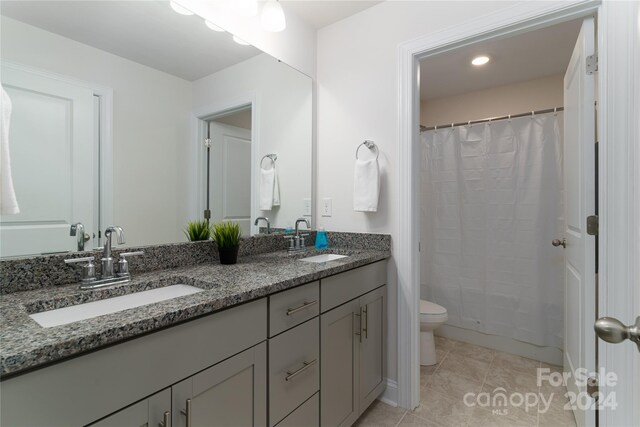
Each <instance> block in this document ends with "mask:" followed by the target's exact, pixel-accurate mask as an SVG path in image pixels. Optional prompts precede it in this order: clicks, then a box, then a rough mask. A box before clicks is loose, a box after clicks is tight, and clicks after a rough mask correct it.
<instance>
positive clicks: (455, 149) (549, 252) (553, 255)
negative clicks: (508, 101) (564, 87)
mask: <svg viewBox="0 0 640 427" xmlns="http://www.w3.org/2000/svg"><path fill="white" fill-rule="evenodd" d="M561 126H562V114H561V113H557V114H554V113H549V114H543V115H536V116H529V117H522V118H517V119H511V120H502V121H496V122H491V123H483V124H476V125H471V126H468V125H463V126H458V127H454V128H445V129H438V130H432V131H426V132H423V133H422V154H423V155H422V165H421V167H422V174H421V177H422V178H421V191H422V197H421V200H422V202H421V209H422V212H421V215H422V236H421V241H422V242H423V244H422V245H421V246H422V248H423V252H422V253H421V271H422V273H421V284H422V296H423V297H426V298H427V299H429V300H430V301H433V302H436V303H437V304H440V305H442V306H443V307H445V308H446V309H447V311H448V313H449V321H448V324H450V325H453V326H457V327H461V328H466V329H471V330H475V331H479V332H483V333H486V334H494V335H501V336H504V337H510V338H513V339H516V340H519V341H524V342H528V343H532V344H535V345H538V346H552V347H558V348H562V347H563V345H562V343H563V338H562V336H563V313H564V275H563V262H564V258H563V251H562V248H554V247H553V246H551V241H552V240H553V239H556V238H562V230H563V223H564V218H563V206H562V200H563V194H562V182H563V175H562V138H561V135H562V131H561Z"/></svg>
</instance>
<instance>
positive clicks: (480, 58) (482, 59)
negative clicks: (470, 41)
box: [471, 55, 489, 66]
mask: <svg viewBox="0 0 640 427" xmlns="http://www.w3.org/2000/svg"><path fill="white" fill-rule="evenodd" d="M487 62H489V57H488V56H484V55H482V56H476V57H475V58H473V60H472V61H471V63H472V64H473V65H475V66H480V65H484V64H486V63H487Z"/></svg>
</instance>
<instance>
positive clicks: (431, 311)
mask: <svg viewBox="0 0 640 427" xmlns="http://www.w3.org/2000/svg"><path fill="white" fill-rule="evenodd" d="M446 321H447V309H446V308H444V307H442V306H441V305H438V304H436V303H433V302H431V301H427V300H423V299H421V300H420V322H423V323H433V322H440V323H443V322H446Z"/></svg>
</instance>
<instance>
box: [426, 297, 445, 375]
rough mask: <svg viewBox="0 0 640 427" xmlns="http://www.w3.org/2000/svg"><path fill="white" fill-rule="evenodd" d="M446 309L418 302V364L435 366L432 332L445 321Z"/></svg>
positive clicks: (430, 303)
mask: <svg viewBox="0 0 640 427" xmlns="http://www.w3.org/2000/svg"><path fill="white" fill-rule="evenodd" d="M447 318H448V317H447V309H446V308H444V307H442V306H439V305H438V304H435V303H432V302H430V301H425V300H423V299H421V300H420V364H421V365H435V364H436V363H437V358H436V344H435V341H434V339H433V331H434V330H435V329H436V328H437V327H438V326H440V325H442V324H443V323H445V322H446V321H447Z"/></svg>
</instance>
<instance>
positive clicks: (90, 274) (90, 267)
mask: <svg viewBox="0 0 640 427" xmlns="http://www.w3.org/2000/svg"><path fill="white" fill-rule="evenodd" d="M93 261H94V259H93V257H92V256H87V257H82V258H69V259H65V260H64V263H65V264H80V263H82V262H86V264H84V265H81V266H80V268H81V269H82V283H85V284H87V283H93V282H95V280H96V265H95V264H94V263H93Z"/></svg>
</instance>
